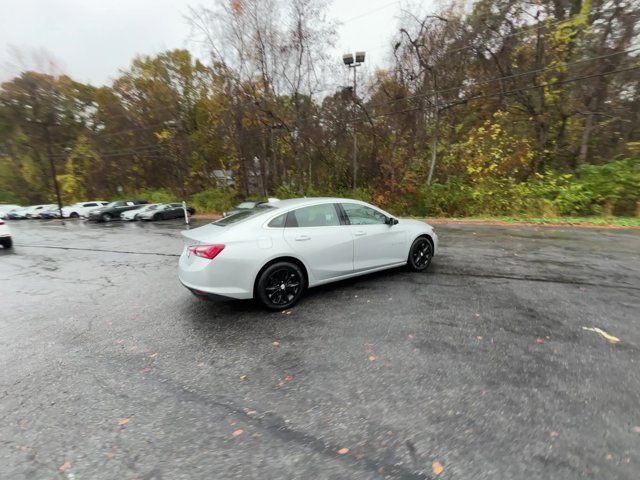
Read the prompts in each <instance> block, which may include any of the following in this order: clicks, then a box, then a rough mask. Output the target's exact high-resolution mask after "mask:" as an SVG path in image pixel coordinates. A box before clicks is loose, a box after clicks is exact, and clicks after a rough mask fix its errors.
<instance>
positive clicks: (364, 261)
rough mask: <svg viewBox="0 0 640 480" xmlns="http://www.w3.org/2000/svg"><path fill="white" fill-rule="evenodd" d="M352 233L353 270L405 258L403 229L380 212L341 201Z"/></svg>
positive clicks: (380, 265) (373, 266)
mask: <svg viewBox="0 0 640 480" xmlns="http://www.w3.org/2000/svg"><path fill="white" fill-rule="evenodd" d="M340 205H341V207H342V209H343V210H344V212H345V215H346V217H347V220H348V222H349V230H350V231H351V234H352V235H353V242H354V244H353V266H354V270H355V271H356V272H359V271H364V270H369V269H372V268H376V267H383V266H385V265H392V264H394V263H399V262H403V261H406V259H407V252H405V251H404V250H405V243H406V242H405V233H404V232H403V231H401V230H400V229H399V228H398V227H396V226H394V225H389V224H388V223H387V219H388V217H387V216H386V215H384V214H383V213H382V212H379V211H378V210H375V209H373V208H371V207H368V206H366V205H362V204H359V203H341V204H340Z"/></svg>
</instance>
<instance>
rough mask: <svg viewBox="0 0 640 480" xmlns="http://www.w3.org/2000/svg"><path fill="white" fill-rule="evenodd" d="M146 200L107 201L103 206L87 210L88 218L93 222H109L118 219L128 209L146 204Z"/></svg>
mask: <svg viewBox="0 0 640 480" xmlns="http://www.w3.org/2000/svg"><path fill="white" fill-rule="evenodd" d="M148 203H149V202H148V201H146V200H117V201H115V202H111V203H108V204H107V205H105V206H104V207H99V208H95V209H93V210H91V211H90V212H89V216H88V218H89V220H91V221H94V222H110V221H111V220H120V215H122V214H123V213H124V212H126V211H128V210H133V209H135V208H139V207H140V206H141V205H147V204H148Z"/></svg>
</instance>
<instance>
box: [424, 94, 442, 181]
mask: <svg viewBox="0 0 640 480" xmlns="http://www.w3.org/2000/svg"><path fill="white" fill-rule="evenodd" d="M433 101H434V110H435V112H434V115H435V117H436V122H435V123H436V125H435V128H434V130H433V144H432V146H431V166H430V167H429V178H427V186H430V185H431V180H432V179H433V171H434V170H435V168H436V159H437V157H438V132H439V130H440V106H439V105H438V91H437V90H436V91H435V93H434V99H433Z"/></svg>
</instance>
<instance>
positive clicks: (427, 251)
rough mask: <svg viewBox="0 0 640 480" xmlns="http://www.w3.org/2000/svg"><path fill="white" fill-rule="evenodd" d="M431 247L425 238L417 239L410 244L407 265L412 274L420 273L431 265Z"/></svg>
mask: <svg viewBox="0 0 640 480" xmlns="http://www.w3.org/2000/svg"><path fill="white" fill-rule="evenodd" d="M431 258H433V245H432V244H431V241H430V240H429V239H428V238H427V237H418V238H416V239H415V240H414V241H413V243H412V244H411V248H410V249H409V258H408V259H407V265H408V266H409V268H410V269H411V270H413V271H414V272H422V271H423V270H426V269H427V268H429V265H431Z"/></svg>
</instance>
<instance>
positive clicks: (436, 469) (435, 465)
mask: <svg viewBox="0 0 640 480" xmlns="http://www.w3.org/2000/svg"><path fill="white" fill-rule="evenodd" d="M431 468H432V469H433V473H435V474H436V475H440V474H441V473H442V472H444V467H443V466H442V464H441V463H440V462H433V463H432V464H431Z"/></svg>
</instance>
